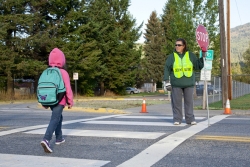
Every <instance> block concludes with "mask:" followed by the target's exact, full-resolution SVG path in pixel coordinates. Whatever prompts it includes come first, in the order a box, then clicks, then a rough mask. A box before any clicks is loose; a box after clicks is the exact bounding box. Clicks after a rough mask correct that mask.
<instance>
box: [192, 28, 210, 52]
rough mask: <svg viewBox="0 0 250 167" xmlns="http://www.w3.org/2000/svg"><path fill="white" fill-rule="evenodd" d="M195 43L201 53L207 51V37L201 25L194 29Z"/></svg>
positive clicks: (205, 30)
mask: <svg viewBox="0 0 250 167" xmlns="http://www.w3.org/2000/svg"><path fill="white" fill-rule="evenodd" d="M195 34H196V41H197V43H198V44H199V46H200V48H201V50H202V51H207V48H208V45H209V36H208V32H207V29H206V28H205V27H204V26H203V25H201V24H200V25H199V26H198V27H197V29H196V33H195Z"/></svg>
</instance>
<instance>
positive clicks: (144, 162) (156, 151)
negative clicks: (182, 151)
mask: <svg viewBox="0 0 250 167" xmlns="http://www.w3.org/2000/svg"><path fill="white" fill-rule="evenodd" d="M226 117H227V115H218V116H215V117H212V118H210V124H214V123H216V122H218V121H221V120H222V119H224V118H226ZM207 127H208V126H207V120H206V121H202V122H199V123H198V124H197V125H193V126H190V127H189V128H187V129H184V130H180V131H178V132H176V133H173V134H171V135H169V136H167V137H165V138H163V139H162V140H160V141H158V142H156V143H154V144H153V145H151V146H149V147H148V148H146V149H145V150H143V151H142V152H140V153H139V154H137V155H136V156H134V157H133V158H131V159H129V160H127V161H125V162H124V163H122V164H120V165H118V167H128V166H143V167H150V166H152V165H154V164H155V163H156V162H158V161H159V160H161V159H162V158H164V157H165V156H166V155H167V154H168V153H170V152H171V151H172V150H173V149H174V148H176V147H177V146H178V145H180V144H181V143H182V142H184V141H185V140H186V139H188V138H189V137H191V136H193V135H195V134H196V133H198V132H200V131H202V130H204V129H206V128H207Z"/></svg>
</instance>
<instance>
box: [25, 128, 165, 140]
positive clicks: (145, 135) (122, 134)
mask: <svg viewBox="0 0 250 167" xmlns="http://www.w3.org/2000/svg"><path fill="white" fill-rule="evenodd" d="M45 131H46V129H38V130H32V131H28V132H25V133H28V134H45ZM62 131H63V135H69V136H87V137H114V138H131V139H157V138H158V137H160V136H162V135H164V134H165V133H157V132H133V131H104V130H76V129H62Z"/></svg>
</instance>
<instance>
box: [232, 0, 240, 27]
mask: <svg viewBox="0 0 250 167" xmlns="http://www.w3.org/2000/svg"><path fill="white" fill-rule="evenodd" d="M234 1H235V3H236V7H237V11H238V15H239V18H240V13H239V9H238V5H237V1H236V0H234ZM240 24H241V25H242V21H241V18H240Z"/></svg>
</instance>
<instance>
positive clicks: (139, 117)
mask: <svg viewBox="0 0 250 167" xmlns="http://www.w3.org/2000/svg"><path fill="white" fill-rule="evenodd" d="M116 118H128V119H164V120H165V119H171V120H172V119H173V117H172V116H169V117H168V116H165V117H164V116H118V117H116ZM183 119H185V117H183ZM195 119H196V120H201V119H205V117H195Z"/></svg>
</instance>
